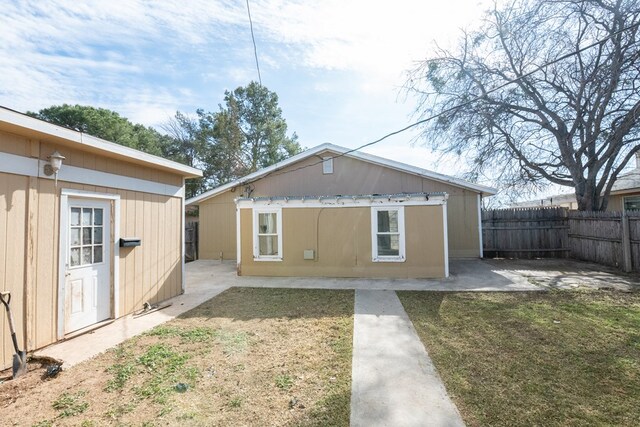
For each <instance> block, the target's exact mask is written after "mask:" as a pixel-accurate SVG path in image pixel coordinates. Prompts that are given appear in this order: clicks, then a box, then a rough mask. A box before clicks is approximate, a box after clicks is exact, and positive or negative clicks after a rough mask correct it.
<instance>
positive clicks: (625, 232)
mask: <svg viewBox="0 0 640 427" xmlns="http://www.w3.org/2000/svg"><path fill="white" fill-rule="evenodd" d="M621 220H622V269H623V270H624V272H625V273H629V272H630V271H631V270H632V266H631V237H630V235H629V216H628V215H627V213H626V212H625V211H623V212H622V218H621Z"/></svg>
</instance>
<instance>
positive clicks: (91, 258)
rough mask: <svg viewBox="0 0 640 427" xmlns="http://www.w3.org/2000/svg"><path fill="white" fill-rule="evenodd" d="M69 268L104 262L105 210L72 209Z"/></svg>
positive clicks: (79, 207)
mask: <svg viewBox="0 0 640 427" xmlns="http://www.w3.org/2000/svg"><path fill="white" fill-rule="evenodd" d="M69 212H70V219H69V249H68V250H69V266H70V267H76V266H85V265H90V264H94V263H101V262H103V261H104V255H105V254H104V251H105V247H104V243H105V232H106V230H105V229H104V226H103V225H104V224H103V222H104V209H103V208H90V207H81V206H76V207H72V208H71V209H70V211H69Z"/></svg>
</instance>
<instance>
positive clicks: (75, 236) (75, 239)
mask: <svg viewBox="0 0 640 427" xmlns="http://www.w3.org/2000/svg"><path fill="white" fill-rule="evenodd" d="M78 218H80V216H78ZM70 241H71V246H80V229H79V228H72V229H71V236H70Z"/></svg>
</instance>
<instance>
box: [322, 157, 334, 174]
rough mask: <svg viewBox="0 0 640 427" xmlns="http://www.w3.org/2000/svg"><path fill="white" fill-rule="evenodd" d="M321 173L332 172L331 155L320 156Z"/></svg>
mask: <svg viewBox="0 0 640 427" xmlns="http://www.w3.org/2000/svg"><path fill="white" fill-rule="evenodd" d="M322 173H323V174H325V175H327V174H330V173H333V157H323V158H322Z"/></svg>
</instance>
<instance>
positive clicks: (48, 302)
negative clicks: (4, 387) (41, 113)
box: [0, 107, 201, 369]
mask: <svg viewBox="0 0 640 427" xmlns="http://www.w3.org/2000/svg"><path fill="white" fill-rule="evenodd" d="M197 176H201V171H199V170H197V169H194V168H191V167H188V166H184V165H181V164H178V163H175V162H171V161H168V160H166V159H162V158H159V157H156V156H152V155H149V154H145V153H142V152H140V151H137V150H134V149H131V148H128V147H124V146H122V145H118V144H114V143H111V142H108V141H104V140H102V139H99V138H95V137H92V136H90V135H86V134H84V133H81V132H77V131H74V130H71V129H67V128H64V127H60V126H55V125H52V124H50V123H47V122H44V121H41V120H38V119H35V118H32V117H28V116H26V115H24V114H21V113H18V112H15V111H12V110H9V109H6V108H2V107H0V265H1V266H2V268H0V290H2V291H10V292H11V296H12V297H11V306H12V311H13V312H14V317H15V320H16V327H17V335H18V337H19V338H18V341H19V342H20V346H21V347H22V349H24V348H25V347H26V349H27V350H29V351H31V350H36V349H39V348H42V347H44V346H47V345H49V344H51V343H54V342H56V341H58V340H61V339H65V338H69V337H71V336H74V335H75V334H78V333H81V332H84V331H86V330H88V329H90V328H94V327H97V326H99V325H102V324H104V323H105V322H109V321H111V320H113V319H116V318H118V317H121V316H124V315H126V314H129V313H132V312H134V311H136V310H138V309H141V308H142V307H143V305H144V303H146V302H149V303H152V304H153V303H156V302H159V301H162V300H166V299H168V298H171V297H173V296H176V295H179V294H181V293H182V292H183V290H184V286H185V281H184V279H185V277H184V257H183V255H184V254H183V251H184V249H183V248H184V182H185V179H186V178H190V177H197ZM0 338H1V340H0V345H1V346H2V347H0V365H1V366H0V369H1V368H6V367H8V366H10V365H11V361H12V354H13V346H12V345H11V340H10V335H9V333H8V326H7V320H6V315H5V313H4V312H3V313H0Z"/></svg>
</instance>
